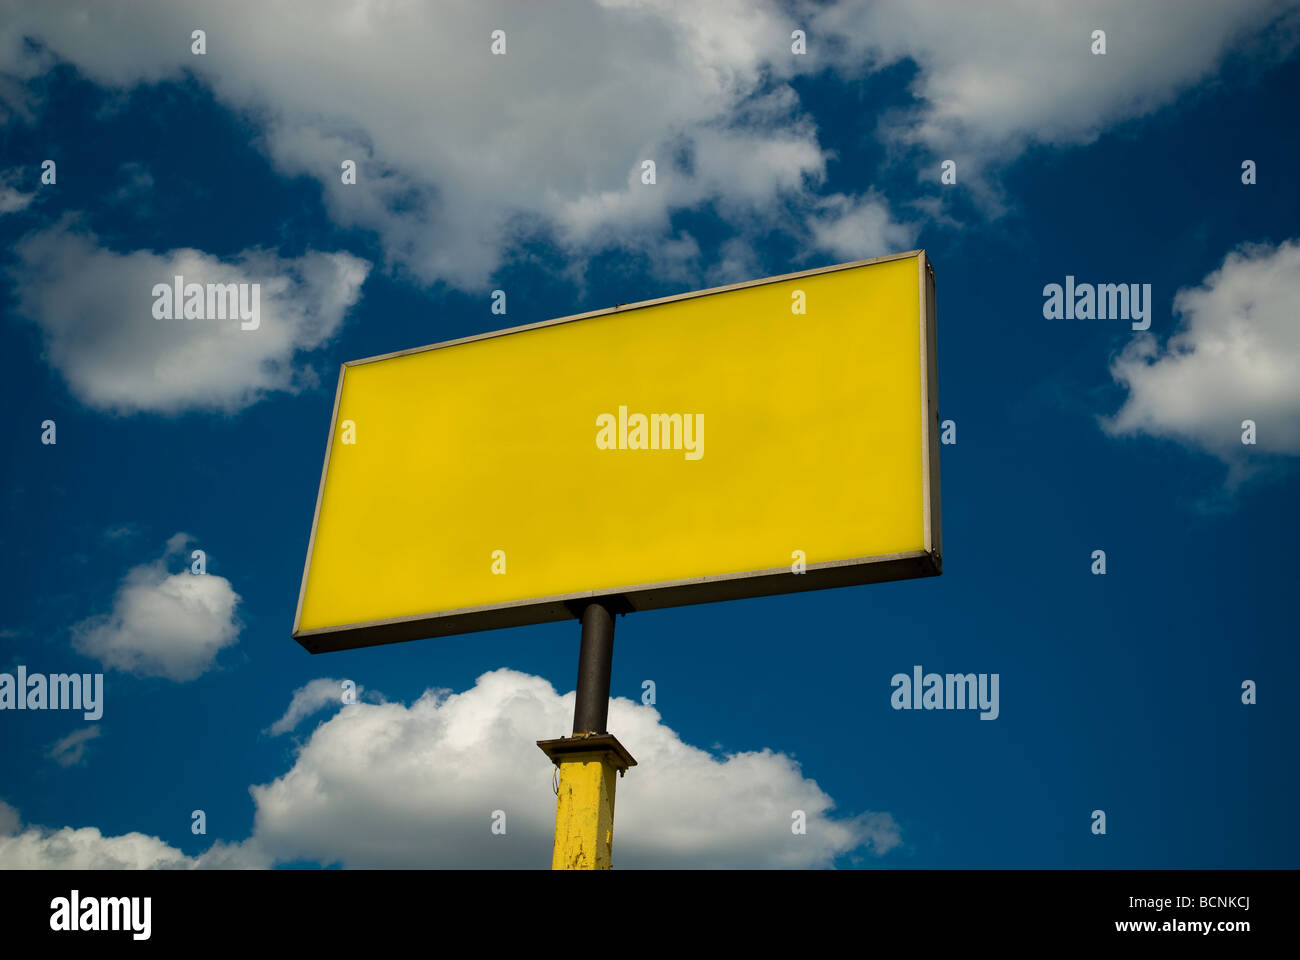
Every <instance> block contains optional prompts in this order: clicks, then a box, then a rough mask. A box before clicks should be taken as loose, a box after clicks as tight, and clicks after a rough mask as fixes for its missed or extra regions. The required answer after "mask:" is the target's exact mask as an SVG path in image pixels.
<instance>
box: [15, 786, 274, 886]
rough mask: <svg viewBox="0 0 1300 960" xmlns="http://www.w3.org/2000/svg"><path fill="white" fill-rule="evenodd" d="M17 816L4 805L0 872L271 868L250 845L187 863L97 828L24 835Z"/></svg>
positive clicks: (148, 841) (136, 836)
mask: <svg viewBox="0 0 1300 960" xmlns="http://www.w3.org/2000/svg"><path fill="white" fill-rule="evenodd" d="M20 827H21V823H20V820H19V817H18V811H17V810H15V809H14V808H13V807H11V806H9V804H7V803H5V802H4V801H2V800H0V870H192V869H195V868H214V869H238V868H259V867H267V866H270V863H269V862H268V861H267V860H266V859H265V857H263V856H261V855H260V853H259V852H258V851H257V849H256V847H254V846H252V845H249V844H226V843H215V844H213V846H212V847H211V848H210V849H209V850H208V851H207V852H205V853H203V854H202V855H200V856H198V857H187V856H186V855H185V854H184V853H182V852H181V851H180V850H177V849H176V848H175V847H173V846H170V845H169V844H167V843H164V842H163V841H162V840H160V839H159V838H158V837H152V836H149V835H147V834H144V833H137V832H135V831H132V832H131V833H125V834H122V835H120V836H112V837H106V836H104V835H103V834H102V833H100V831H99V829H98V828H96V827H79V828H74V827H61V828H60V829H58V830H48V829H46V828H44V827H38V826H28V827H26V828H24V829H21V831H20Z"/></svg>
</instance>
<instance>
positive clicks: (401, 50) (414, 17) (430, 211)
mask: <svg viewBox="0 0 1300 960" xmlns="http://www.w3.org/2000/svg"><path fill="white" fill-rule="evenodd" d="M7 19H8V21H9V22H8V24H6V25H4V26H0V64H8V65H9V67H8V69H9V70H10V72H12V73H14V74H15V75H18V76H31V75H33V73H34V71H35V69H36V65H35V61H34V60H32V58H31V54H30V50H29V48H30V46H31V45H24V43H23V38H24V37H30V38H32V39H33V40H35V41H36V44H37V46H38V47H39V48H40V49H41V50H43V51H46V52H48V53H49V55H50V56H52V57H56V58H59V59H63V60H66V61H69V62H71V63H73V64H75V65H76V66H77V68H78V69H79V70H80V71H81V72H82V73H83V74H84V75H85V76H87V77H88V78H90V79H91V80H93V81H95V82H97V83H100V84H103V85H105V86H109V87H113V88H131V87H133V86H135V85H137V84H143V83H152V82H157V81H162V80H169V79H176V78H179V77H180V76H182V72H183V71H189V72H191V73H192V74H193V75H194V76H196V77H197V78H198V79H199V80H200V81H201V82H203V83H205V84H206V85H207V86H208V87H209V88H210V89H211V90H212V91H213V93H214V95H215V96H216V97H217V98H218V99H219V100H220V101H221V102H222V103H224V104H225V105H227V106H228V107H231V108H233V109H235V110H238V111H240V112H242V113H244V114H245V115H247V116H249V117H250V118H252V119H254V121H255V122H257V123H258V124H259V125H260V126H261V128H262V132H263V138H262V141H261V142H263V143H264V145H265V149H266V151H267V154H268V155H269V157H270V158H271V159H272V161H273V162H274V164H275V165H276V166H277V167H278V169H279V170H280V171H281V172H282V173H284V174H286V175H291V176H300V175H305V176H310V177H313V178H315V179H317V180H318V181H319V182H320V184H321V186H322V188H323V196H324V200H325V203H326V205H327V208H328V210H329V212H330V214H331V216H332V217H333V218H334V219H335V221H337V222H338V223H341V224H344V225H347V226H355V227H360V228H364V229H367V230H372V231H374V232H375V233H377V234H378V235H379V237H380V238H381V240H382V241H383V244H384V248H385V250H386V254H387V257H388V259H389V260H390V262H391V263H392V264H395V265H397V266H399V267H401V268H404V269H406V270H409V271H411V272H412V273H413V274H414V275H415V276H417V277H418V278H420V279H421V280H423V281H425V282H433V281H445V282H448V283H450V284H453V285H456V286H459V287H462V288H466V289H469V288H483V287H485V286H486V285H487V284H488V282H489V279H490V277H491V275H492V273H493V271H495V270H496V269H497V268H498V266H499V265H500V264H501V263H502V262H503V258H504V257H505V256H506V255H507V253H508V251H509V249H510V247H511V246H512V244H514V243H515V242H518V241H520V240H521V239H525V238H529V237H532V236H534V235H538V234H540V235H543V236H545V237H546V238H547V239H549V240H551V241H553V242H554V243H556V244H558V245H559V246H560V247H561V248H562V249H563V250H564V252H565V254H566V255H567V256H568V257H570V258H574V259H582V258H584V257H586V256H588V255H591V254H593V253H595V252H599V251H602V250H608V249H623V250H627V251H629V252H631V253H633V254H635V255H639V256H644V257H646V258H648V259H649V260H650V261H652V262H655V266H656V269H658V267H659V263H658V262H656V258H658V259H659V260H663V259H664V258H665V257H667V258H668V259H669V260H670V261H671V260H672V258H674V257H676V258H679V262H677V263H676V266H678V267H682V266H683V264H684V265H685V266H690V258H691V257H692V256H693V249H692V248H693V245H694V240H693V239H683V238H681V237H677V238H676V241H677V242H676V246H675V247H674V248H673V249H672V250H670V251H664V250H662V249H661V245H662V243H663V241H664V240H665V238H666V237H669V236H672V235H673V234H674V233H675V231H674V230H672V229H671V222H670V221H671V216H672V214H673V213H674V212H675V211H679V210H686V209H697V208H699V207H701V206H702V205H706V204H710V205H712V206H713V208H714V209H715V210H716V211H717V212H718V213H719V214H720V215H721V216H722V217H723V218H724V219H726V220H727V221H728V222H730V223H731V224H732V225H733V227H735V228H736V229H737V230H740V231H750V230H758V231H766V230H769V229H773V228H776V229H795V230H797V229H798V227H799V226H800V225H801V224H802V214H803V213H804V212H806V210H807V208H808V207H809V206H810V205H811V204H812V203H814V202H815V201H816V199H817V198H816V194H815V189H816V187H817V186H818V185H819V184H820V183H821V182H822V180H823V178H824V176H825V168H826V153H825V151H824V150H823V149H822V148H821V146H820V145H819V143H818V140H817V131H816V127H815V125H814V123H813V122H812V121H811V120H810V118H808V117H807V116H806V115H805V113H804V111H803V109H802V106H801V103H800V101H799V98H798V96H797V95H796V93H795V91H794V89H793V87H792V86H791V84H790V80H791V78H792V77H793V76H794V75H795V74H796V72H798V71H805V70H807V71H815V70H816V69H818V67H817V65H816V64H815V63H812V62H811V61H815V60H816V57H799V56H794V55H792V53H791V51H790V32H791V30H792V28H793V27H794V26H796V25H798V24H795V23H794V22H793V21H792V20H791V19H790V17H789V16H788V13H787V11H785V10H784V9H783V6H782V5H781V4H779V3H777V2H775V0H717V2H712V3H708V4H701V3H695V2H680V0H650V2H646V0H563V2H556V3H548V4H545V5H537V4H512V3H506V2H477V3H460V4H453V5H447V4H441V5H431V4H371V3H362V2H358V0H312V2H310V3H308V2H299V3H275V4H229V3H226V2H221V0H209V2H199V3H197V4H190V5H187V6H186V7H185V8H183V9H182V8H178V7H177V6H176V5H175V4H171V3H167V2H165V0H152V2H143V0H142V2H139V3H133V4H128V5H125V6H114V7H112V8H111V9H109V8H107V7H105V6H104V5H102V4H93V3H91V4H78V5H61V4H60V5H46V6H41V5H30V6H27V7H20V8H17V9H15V10H13V11H11V16H10V17H8V18H7ZM196 23H202V24H203V25H204V29H206V30H207V38H208V41H207V54H206V55H205V56H201V57H200V56H194V55H192V54H191V53H190V51H189V36H190V31H191V30H192V29H194V25H195V24H196ZM495 29H503V30H504V31H505V32H506V43H507V46H506V54H505V55H504V56H494V55H492V53H491V52H490V45H491V39H490V35H491V33H492V31H493V30H495ZM286 37H292V38H293V42H292V43H285V42H284V38H286ZM344 160H354V161H356V163H357V171H358V172H357V183H356V184H355V185H345V184H343V183H342V182H341V178H340V164H341V163H342V161H344ZM644 160H653V161H655V163H656V182H655V183H654V185H647V184H644V183H643V182H642V180H641V173H642V166H641V165H642V162H643V161H644ZM791 210H793V211H794V212H795V214H796V215H795V216H793V217H792V216H790V212H791ZM800 239H805V238H804V237H800ZM867 252H868V253H869V254H880V253H886V252H889V251H888V250H887V249H868V251H867ZM680 258H686V260H685V261H681V260H680Z"/></svg>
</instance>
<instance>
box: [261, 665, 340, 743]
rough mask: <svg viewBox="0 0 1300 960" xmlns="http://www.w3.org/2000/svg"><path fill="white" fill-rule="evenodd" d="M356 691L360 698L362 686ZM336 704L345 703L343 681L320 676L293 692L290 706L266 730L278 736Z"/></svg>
mask: <svg viewBox="0 0 1300 960" xmlns="http://www.w3.org/2000/svg"><path fill="white" fill-rule="evenodd" d="M354 692H355V695H356V696H357V697H358V698H359V697H360V696H361V688H360V687H357V688H356V690H355V691H354ZM336 704H337V705H339V706H341V705H342V704H343V681H341V680H332V679H330V678H329V677H318V678H317V679H315V680H312V681H310V682H309V683H307V684H306V685H305V686H301V687H299V688H298V689H297V690H295V691H294V692H293V699H291V700H290V701H289V708H288V709H287V710H285V711H284V715H283V716H282V717H280V719H279V720H277V721H275V723H273V724H271V725H270V726H269V727H267V728H266V732H267V733H269V734H271V736H273V737H278V736H279V735H280V734H282V733H288V732H289V731H290V730H292V729H293V728H294V727H296V726H298V724H299V723H301V722H302V721H303V720H304V719H305V718H307V717H309V716H311V715H312V714H313V713H316V712H317V711H319V710H323V709H325V708H326V707H328V706H334V705H336Z"/></svg>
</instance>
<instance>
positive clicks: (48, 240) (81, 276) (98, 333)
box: [12, 219, 369, 414]
mask: <svg viewBox="0 0 1300 960" xmlns="http://www.w3.org/2000/svg"><path fill="white" fill-rule="evenodd" d="M15 252H16V253H17V255H18V264H17V266H16V267H15V268H14V270H13V273H12V275H13V279H14V282H15V286H16V292H17V296H18V311H19V313H20V314H22V315H23V316H25V317H26V318H27V319H28V320H30V321H31V322H33V323H35V324H36V325H37V326H39V327H40V329H41V332H42V333H43V335H44V341H45V352H46V355H47V357H48V359H49V362H50V363H51V364H52V365H53V366H54V367H55V369H57V370H58V371H59V373H60V374H62V375H63V378H64V379H65V380H66V381H67V383H68V387H69V388H70V389H71V391H72V392H73V394H74V395H76V396H77V398H78V399H80V400H81V401H82V402H84V403H86V404H88V405H89V406H92V407H95V408H97V409H100V410H107V411H113V412H117V413H122V414H129V413H136V412H139V411H153V412H159V413H168V414H170V413H179V412H181V411H184V410H216V411H225V412H230V411H235V410H239V409H242V408H243V407H246V406H248V405H249V404H251V403H254V402H255V401H256V400H257V399H259V398H260V397H261V396H263V395H265V394H266V393H268V392H270V391H274V390H294V389H297V387H298V386H299V385H301V384H302V383H306V382H311V372H310V370H309V368H306V367H304V366H302V365H301V364H300V363H299V362H298V353H299V351H304V350H310V349H312V348H314V347H318V346H321V345H322V344H324V343H325V342H326V341H328V340H329V339H330V338H331V337H333V335H334V334H335V333H336V332H337V331H338V329H339V326H340V324H341V323H342V320H343V316H344V314H345V313H346V312H347V310H348V309H349V308H350V307H351V306H352V305H353V304H354V303H356V301H357V297H358V296H359V291H360V287H361V284H362V282H363V281H364V280H365V278H366V274H367V272H368V270H369V264H367V263H366V262H365V261H364V260H359V259H357V258H356V257H353V256H350V255H348V254H346V253H314V252H313V253H307V254H304V255H303V256H302V257H299V258H297V259H281V258H280V257H277V256H275V255H274V254H271V253H267V252H265V251H260V250H246V251H244V252H243V253H241V254H240V255H239V256H237V257H235V258H234V259H233V260H232V261H230V262H225V261H222V260H219V259H217V258H216V257H213V256H209V255H208V254H206V253H203V252H202V251H199V250H191V249H179V250H171V251H168V252H166V253H162V254H157V253H150V252H147V251H139V250H137V251H134V252H131V253H125V254H123V253H115V252H113V251H111V250H108V249H106V248H104V247H101V246H99V245H98V243H97V240H96V238H95V237H94V235H92V234H90V233H84V232H80V231H78V230H77V229H75V226H74V224H73V223H72V222H71V221H70V220H68V219H65V220H64V221H62V222H61V223H59V224H57V225H55V226H53V227H51V228H49V229H46V230H42V231H38V232H35V233H32V234H29V235H28V236H26V237H24V238H23V239H22V240H20V241H19V242H18V244H17V245H16V248H15ZM176 276H182V277H184V278H185V282H186V283H187V284H188V283H200V284H209V283H212V284H228V283H250V284H251V283H258V284H260V285H261V286H260V326H258V328H257V329H255V330H244V329H241V322H240V320H238V319H233V320H216V319H205V320H197V319H180V318H178V319H174V320H160V319H157V318H156V317H155V316H154V301H155V297H154V293H153V288H154V285H155V284H171V283H172V282H173V278H174V277H176Z"/></svg>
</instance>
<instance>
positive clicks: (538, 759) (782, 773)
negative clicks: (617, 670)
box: [252, 670, 900, 868]
mask: <svg viewBox="0 0 1300 960" xmlns="http://www.w3.org/2000/svg"><path fill="white" fill-rule="evenodd" d="M572 716H573V694H572V693H569V694H565V695H563V696H561V695H559V694H557V693H556V692H555V690H554V688H553V687H552V686H551V685H550V684H549V683H548V682H547V681H546V680H544V679H542V678H540V677H535V676H530V675H527V674H523V673H519V672H516V671H513V670H496V671H493V672H490V673H486V674H484V675H483V676H481V677H479V679H478V681H477V682H476V683H475V685H474V687H473V688H471V689H469V690H467V691H465V692H464V693H458V694H450V695H448V694H447V693H446V692H445V691H443V692H438V691H429V692H427V693H426V694H425V695H424V696H422V697H421V698H420V699H419V700H417V701H415V702H414V703H412V704H411V705H410V706H409V707H408V706H404V705H402V704H399V703H387V704H379V705H372V704H356V705H351V706H345V707H343V709H342V710H340V711H339V712H338V713H337V714H335V715H334V716H333V717H332V718H330V719H329V720H328V721H327V722H325V723H322V724H321V725H320V726H318V727H317V728H316V730H315V731H314V732H313V734H312V736H311V738H310V740H308V741H307V742H306V743H305V744H303V745H302V746H301V748H300V750H299V752H298V754H297V758H296V761H295V763H294V765H293V767H292V768H291V769H290V770H289V771H288V772H286V773H285V774H284V775H283V776H281V777H278V778H277V779H276V780H274V781H273V782H271V783H269V784H264V785H260V786H255V787H253V788H252V794H253V799H254V800H255V802H256V805H257V813H256V817H255V827H254V840H255V842H256V844H257V846H258V848H259V850H262V851H264V852H265V853H266V854H267V855H268V856H272V857H274V858H275V859H276V860H279V861H294V860H311V861H316V862H319V863H322V864H327V865H328V864H333V863H340V864H343V865H345V866H350V867H487V866H496V867H545V866H546V865H547V864H549V862H550V849H551V842H552V836H553V830H554V825H555V797H554V794H553V793H552V792H551V777H552V772H553V769H554V768H553V767H552V765H551V763H550V761H549V760H548V759H547V758H546V757H545V755H544V754H542V752H541V751H540V750H538V748H537V746H536V744H535V741H536V740H539V739H546V738H549V737H553V736H561V735H564V734H565V733H566V732H567V730H568V727H567V724H568V723H569V722H570V721H571V720H572ZM610 729H612V730H614V731H616V732H617V734H618V736H619V739H620V740H621V741H622V742H623V743H624V744H625V745H626V746H627V747H628V749H629V750H631V751H632V753H633V756H635V757H636V759H637V761H638V766H636V767H634V768H632V770H630V771H629V772H628V774H627V776H626V778H625V779H623V780H621V781H619V792H618V798H617V808H618V816H617V827H616V840H615V851H614V856H615V863H616V865H617V866H619V867H628V868H633V867H821V866H827V865H829V864H830V863H831V862H832V861H833V859H834V858H835V857H836V856H838V855H840V854H843V853H847V852H849V851H853V850H859V849H863V848H865V849H866V850H869V851H871V852H874V853H885V852H887V851H888V850H890V849H892V848H893V847H895V846H897V845H898V844H899V843H900V838H899V830H898V826H897V825H896V824H895V823H894V820H893V818H892V817H891V816H890V815H889V814H885V813H863V814H860V815H858V816H841V817H837V816H834V815H832V811H833V809H834V802H833V801H832V800H831V798H830V797H829V796H827V795H826V793H825V792H823V791H822V790H821V788H820V787H818V786H817V784H816V782H815V781H813V780H811V779H808V778H807V777H805V776H804V775H803V773H802V771H801V770H800V768H799V765H798V764H797V763H796V762H795V761H794V760H792V759H791V758H790V757H788V756H786V755H784V754H780V753H774V752H772V751H770V750H759V751H753V752H743V753H737V754H734V755H730V756H725V757H717V756H714V755H712V754H710V753H708V752H707V751H704V750H701V749H699V748H697V747H693V746H690V745H688V744H685V743H683V742H682V741H681V739H680V738H679V737H678V736H677V734H676V733H674V732H673V731H672V730H671V729H670V728H669V727H667V726H665V725H664V724H663V722H662V720H661V718H660V716H659V714H658V712H657V711H655V710H654V709H653V708H650V707H645V706H642V705H640V704H635V703H632V702H631V701H629V700H624V699H615V700H613V701H612V703H611V706H610ZM496 810H501V811H504V812H505V814H506V826H507V832H506V835H505V836H497V835H494V834H492V833H491V831H490V827H491V824H492V815H493V811H496ZM795 810H803V811H804V812H805V814H806V816H807V824H808V832H807V834H806V835H803V836H800V835H795V834H793V833H792V832H791V829H790V827H791V814H792V812H793V811H795Z"/></svg>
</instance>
